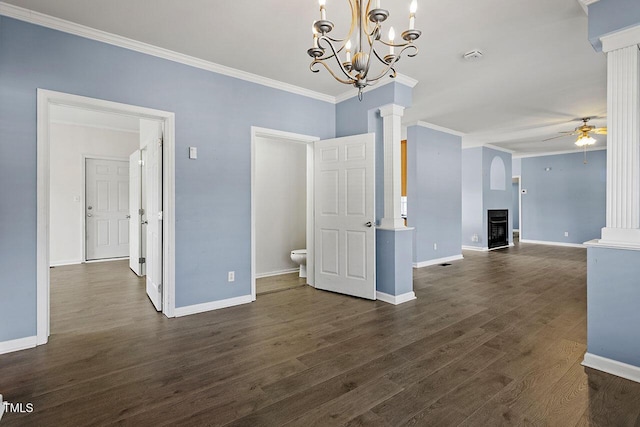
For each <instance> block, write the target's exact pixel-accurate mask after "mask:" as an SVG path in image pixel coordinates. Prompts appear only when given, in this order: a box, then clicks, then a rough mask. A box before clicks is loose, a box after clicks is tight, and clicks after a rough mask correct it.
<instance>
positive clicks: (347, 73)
mask: <svg viewBox="0 0 640 427" xmlns="http://www.w3.org/2000/svg"><path fill="white" fill-rule="evenodd" d="M323 37H324V36H322V37H320V39H322V38H323ZM328 44H329V47H330V48H331V51H332V52H333V54H332V55H330V56H327V57H326V58H318V59H315V60H314V62H316V61H317V62H320V63H322V65H324V67H325V68H326V69H327V70H329V72H330V73H331V74H332V75H333V77H334V78H335V79H336V80H338V81H342V80H340V79H338V77H336V75H335V74H334V72H333V71H332V70H331V69H330V68H329V66H328V65H327V64H325V62H324V61H325V60H327V59H331V58H334V57H335V58H336V62H337V63H338V67H340V70H341V71H342V73H343V74H344V75H345V76H346V77H347V78H348V79H349V81H350V82H354V81H355V79H354V78H353V77H352V76H351V75H350V74H349V71H348V70H347V69H346V68H344V65H342V62H341V61H340V57H339V56H338V52H339V51H336V48H335V46H334V45H333V43H331V42H328Z"/></svg>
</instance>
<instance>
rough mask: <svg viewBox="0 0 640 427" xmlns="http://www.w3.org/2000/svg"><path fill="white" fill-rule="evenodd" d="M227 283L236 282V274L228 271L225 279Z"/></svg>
mask: <svg viewBox="0 0 640 427" xmlns="http://www.w3.org/2000/svg"><path fill="white" fill-rule="evenodd" d="M227 280H228V281H229V282H233V281H234V280H236V272H235V271H230V272H229V277H228V279H227Z"/></svg>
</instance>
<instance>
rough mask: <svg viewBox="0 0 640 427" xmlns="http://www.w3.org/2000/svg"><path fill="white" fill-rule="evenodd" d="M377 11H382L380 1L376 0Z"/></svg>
mask: <svg viewBox="0 0 640 427" xmlns="http://www.w3.org/2000/svg"><path fill="white" fill-rule="evenodd" d="M375 6H376V7H375V9H380V0H376V3H375Z"/></svg>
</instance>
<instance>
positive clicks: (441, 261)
mask: <svg viewBox="0 0 640 427" xmlns="http://www.w3.org/2000/svg"><path fill="white" fill-rule="evenodd" d="M461 259H464V257H463V256H462V254H460V255H454V256H448V257H444V258H437V259H430V260H428V261H420V262H414V263H413V268H422V267H429V266H430V265H436V264H444V263H446V262H451V261H459V260H461Z"/></svg>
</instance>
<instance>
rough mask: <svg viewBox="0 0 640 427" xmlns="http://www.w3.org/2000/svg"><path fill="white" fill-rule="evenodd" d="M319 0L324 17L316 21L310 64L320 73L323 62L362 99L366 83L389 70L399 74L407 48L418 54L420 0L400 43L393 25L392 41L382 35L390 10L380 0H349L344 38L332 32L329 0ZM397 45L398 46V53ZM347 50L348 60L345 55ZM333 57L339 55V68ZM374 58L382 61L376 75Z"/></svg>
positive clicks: (388, 72)
mask: <svg viewBox="0 0 640 427" xmlns="http://www.w3.org/2000/svg"><path fill="white" fill-rule="evenodd" d="M319 3H320V20H318V21H315V22H314V23H313V26H312V31H313V47H312V48H311V49H309V50H307V53H308V54H309V56H310V57H312V58H313V61H311V65H310V66H309V68H310V69H311V71H312V72H314V73H317V72H319V71H320V70H319V69H317V68H316V65H318V64H321V65H323V66H324V67H325V68H326V69H327V70H328V71H329V73H330V74H331V75H332V76H333V77H334V78H335V79H336V80H337V81H339V82H340V83H344V84H348V85H352V86H354V87H356V88H357V89H358V99H359V100H360V101H362V90H363V89H364V88H365V87H367V86H371V85H374V84H376V83H377V82H378V80H380V79H381V78H382V77H384V76H386V75H387V74H388V75H389V76H390V77H395V76H396V70H395V68H394V66H395V64H396V63H397V62H398V61H399V60H400V57H401V56H402V53H403V52H404V51H405V50H407V49H413V50H412V51H411V52H410V53H407V56H409V57H414V56H416V55H417V54H418V48H417V47H416V46H415V45H414V44H413V41H414V40H416V39H417V38H418V37H420V35H421V34H422V32H421V31H420V30H416V29H415V28H414V26H415V20H416V9H417V2H416V0H413V1H412V2H411V6H410V7H409V11H410V13H409V29H408V30H406V31H404V32H403V33H402V34H401V37H402V39H403V40H404V42H400V43H396V42H395V31H394V30H393V27H391V28H389V33H388V36H389V37H388V41H385V40H383V39H382V23H383V22H384V21H385V20H386V19H387V18H388V17H389V11H388V10H385V9H382V8H381V7H380V0H349V5H350V7H351V28H350V29H349V32H348V33H347V35H346V37H345V38H343V39H339V38H333V37H331V36H329V35H328V34H329V33H330V32H331V30H333V22H331V21H330V20H328V19H327V9H326V7H325V5H326V0H319ZM365 3H366V8H365V7H364V6H365ZM372 3H373V5H372ZM372 6H373V7H372ZM354 35H355V45H352V44H351V37H352V36H354ZM352 48H353V51H352ZM387 48H388V53H387V54H386V55H384V54H381V52H380V51H381V50H383V49H385V50H386V49H387ZM396 49H398V51H397V53H396ZM343 51H344V60H343V59H342V57H341V54H342V52H343ZM373 58H375V59H373ZM332 59H335V64H337V66H336V71H334V70H333V69H332V67H331V66H330V65H329V62H332V63H333V62H334V61H331V60H332ZM372 62H374V63H375V64H378V68H379V72H378V73H377V74H374V77H372V76H370V75H369V71H370V69H371V65H372V64H371V63H372ZM380 65H381V66H380Z"/></svg>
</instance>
